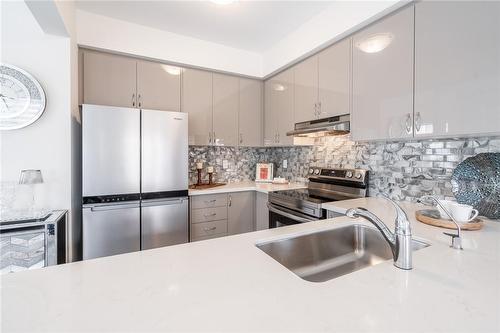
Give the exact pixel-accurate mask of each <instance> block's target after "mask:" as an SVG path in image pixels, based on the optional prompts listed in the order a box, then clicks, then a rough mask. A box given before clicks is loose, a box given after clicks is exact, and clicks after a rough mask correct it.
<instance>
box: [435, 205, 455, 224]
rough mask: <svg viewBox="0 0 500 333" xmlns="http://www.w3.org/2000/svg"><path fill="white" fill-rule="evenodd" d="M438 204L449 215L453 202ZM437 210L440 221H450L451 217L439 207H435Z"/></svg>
mask: <svg viewBox="0 0 500 333" xmlns="http://www.w3.org/2000/svg"><path fill="white" fill-rule="evenodd" d="M439 203H440V204H441V205H442V206H443V207H444V208H445V209H446V210H447V211H448V212H450V214H451V205H452V204H454V203H455V201H451V200H439ZM437 209H438V211H439V215H440V216H441V218H442V219H448V220H451V217H450V216H449V215H448V214H446V212H445V211H444V210H443V208H441V206H439V205H437Z"/></svg>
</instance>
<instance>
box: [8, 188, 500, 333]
mask: <svg viewBox="0 0 500 333" xmlns="http://www.w3.org/2000/svg"><path fill="white" fill-rule="evenodd" d="M363 200H365V202H364V204H365V205H366V206H369V207H372V208H373V210H374V212H375V213H376V214H378V215H380V217H381V218H382V219H384V221H386V222H387V223H388V225H389V227H390V228H391V229H392V228H393V226H394V224H393V221H394V216H393V215H394V210H393V208H392V207H391V206H390V204H388V203H387V202H385V201H384V200H382V199H376V198H368V199H363ZM346 204H348V203H347V202H342V205H346ZM351 205H353V206H358V205H361V203H360V201H357V202H354V203H351ZM404 208H405V210H407V212H408V216H409V218H410V220H411V222H412V228H413V234H414V236H415V237H416V238H418V239H423V240H425V241H427V242H428V243H430V244H431V246H429V247H427V248H425V249H422V250H419V251H416V252H414V255H413V266H414V268H413V270H411V271H404V270H400V269H397V268H395V267H394V266H393V264H392V261H391V260H389V261H386V262H383V263H380V264H378V265H375V266H372V267H369V268H365V269H361V270H359V271H357V272H354V273H351V274H347V275H344V276H341V277H338V278H336V279H333V280H329V281H326V282H321V283H315V282H308V281H305V280H302V279H301V278H299V277H297V276H296V275H295V274H293V273H292V272H291V271H289V270H288V269H286V268H284V267H283V266H281V265H280V264H278V263H277V262H275V261H274V260H273V259H272V258H271V257H269V256H268V255H267V254H265V253H264V252H262V251H261V250H259V249H258V248H257V247H256V246H255V244H256V243H259V242H264V241H269V240H274V239H282V238H287V237H290V236H292V235H300V234H307V233H311V232H314V231H320V230H327V229H332V228H337V227H341V226H345V225H348V224H351V223H353V221H355V220H351V219H349V218H347V217H338V218H334V219H329V220H322V221H317V222H311V223H304V224H299V225H293V226H289V227H283V228H277V229H271V230H262V231H258V232H252V233H246V234H240V235H235V236H229V237H223V238H218V239H212V240H207V241H200V242H195V243H190V244H182V245H177V246H171V247H165V248H159V249H154V250H148V251H142V252H134V253H129V254H124V255H118V256H113V257H106V258H99V259H94V260H88V261H84V262H77V263H72V264H66V265H61V266H54V267H48V268H44V269H38V270H32V271H25V272H19V273H14V274H8V275H3V276H2V277H1V293H2V295H1V297H2V307H1V318H2V319H1V331H2V332H11V331H30V332H33V331H48V332H55V331H64V332H70V331H79V332H85V331H95V332H102V331H140V332H145V331H163V332H165V331H217V332H222V331H268V332H269V331H300V332H306V331H307V332H311V331H323V332H345V331H353V332H436V331H441V332H443V331H446V332H498V331H500V316H499V315H498V314H499V313H500V223H498V222H490V221H487V222H486V223H485V226H484V228H483V230H481V231H468V232H467V231H466V232H464V235H463V237H464V242H463V245H464V248H465V249H464V250H463V251H458V250H454V249H451V248H450V247H449V244H450V239H449V237H447V236H445V235H443V231H444V229H440V228H436V227H432V226H428V225H424V224H422V223H419V222H417V221H415V219H414V218H413V214H414V210H415V209H416V208H418V206H417V205H415V204H404ZM357 222H359V223H364V224H366V222H364V221H362V220H357Z"/></svg>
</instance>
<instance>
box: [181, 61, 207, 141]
mask: <svg viewBox="0 0 500 333" xmlns="http://www.w3.org/2000/svg"><path fill="white" fill-rule="evenodd" d="M182 110H183V111H184V112H187V113H188V114H189V144H190V145H209V144H212V137H213V132H212V73H210V72H206V71H201V70H196V69H185V70H184V72H183V78H182Z"/></svg>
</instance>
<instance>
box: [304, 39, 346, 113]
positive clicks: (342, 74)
mask: <svg viewBox="0 0 500 333" xmlns="http://www.w3.org/2000/svg"><path fill="white" fill-rule="evenodd" d="M318 68H319V71H318V75H319V77H318V82H319V90H318V93H319V98H318V99H319V101H318V104H319V105H318V112H319V118H327V117H333V116H338V115H341V114H346V113H350V109H349V104H350V102H349V99H350V87H351V75H350V73H351V39H350V38H346V39H344V40H343V41H341V42H339V43H336V44H334V45H332V46H330V47H329V48H327V49H326V50H324V51H322V52H321V53H319V55H318ZM295 79H297V78H295Z"/></svg>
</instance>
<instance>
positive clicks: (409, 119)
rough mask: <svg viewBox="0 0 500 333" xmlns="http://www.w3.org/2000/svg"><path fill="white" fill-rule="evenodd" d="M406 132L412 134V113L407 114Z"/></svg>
mask: <svg viewBox="0 0 500 333" xmlns="http://www.w3.org/2000/svg"><path fill="white" fill-rule="evenodd" d="M405 125H406V133H408V134H410V133H411V114H409V113H408V114H407V115H406V123H405Z"/></svg>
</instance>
